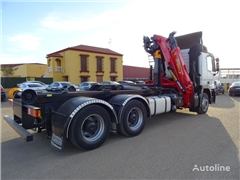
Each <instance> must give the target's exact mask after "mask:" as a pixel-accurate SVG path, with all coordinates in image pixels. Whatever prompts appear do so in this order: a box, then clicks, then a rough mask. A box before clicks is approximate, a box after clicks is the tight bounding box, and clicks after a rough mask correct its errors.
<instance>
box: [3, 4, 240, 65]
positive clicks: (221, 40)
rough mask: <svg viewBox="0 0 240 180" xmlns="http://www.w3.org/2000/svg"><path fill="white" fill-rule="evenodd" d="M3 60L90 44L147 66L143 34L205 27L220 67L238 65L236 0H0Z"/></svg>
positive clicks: (41, 58)
mask: <svg viewBox="0 0 240 180" xmlns="http://www.w3.org/2000/svg"><path fill="white" fill-rule="evenodd" d="M0 6H1V53H0V54H1V64H18V63H43V64H47V59H46V55H47V54H50V53H53V52H55V51H59V50H62V49H65V48H68V47H72V46H77V45H81V44H82V45H89V46H95V47H102V48H109V49H111V50H113V51H116V52H118V53H120V54H123V64H124V65H131V66H139V67H149V62H148V54H147V53H146V52H145V50H144V48H143V36H149V37H152V36H153V35H154V34H157V35H161V36H164V37H168V35H169V33H171V32H172V31H176V32H177V34H176V36H180V35H183V34H189V33H193V32H198V31H202V32H203V43H204V45H205V46H207V48H208V50H209V51H210V52H211V53H213V55H214V56H216V57H219V59H220V68H236V67H238V68H240V59H239V55H238V52H239V49H240V46H239V44H240V38H239V36H240V27H239V18H240V10H239V2H238V0H194V1H190V0H156V1H154V0H147V1H146V0H145V1H141V0H135V1H133V0H132V1H123V0H122V1H120V0H119V1H110V0H109V1H103V0H102V1H77V0H75V1H71V0H70V1H61V0H58V1H53V0H52V1H44V0H39V1H38V2H37V1H34V0H32V1H18V0H12V1H7V0H2V1H1V5H0Z"/></svg>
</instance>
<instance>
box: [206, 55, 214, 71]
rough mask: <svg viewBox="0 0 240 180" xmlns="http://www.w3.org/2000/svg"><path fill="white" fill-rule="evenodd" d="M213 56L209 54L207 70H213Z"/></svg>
mask: <svg viewBox="0 0 240 180" xmlns="http://www.w3.org/2000/svg"><path fill="white" fill-rule="evenodd" d="M213 62H214V61H213V58H212V57H211V56H207V70H208V71H213Z"/></svg>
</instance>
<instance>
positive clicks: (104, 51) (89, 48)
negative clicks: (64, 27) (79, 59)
mask: <svg viewBox="0 0 240 180" xmlns="http://www.w3.org/2000/svg"><path fill="white" fill-rule="evenodd" d="M67 50H76V51H84V52H93V53H100V54H109V55H116V56H123V55H122V54H120V53H117V52H115V51H112V50H110V49H107V48H100V47H94V46H87V45H78V46H72V47H69V48H66V49H63V50H60V51H57V52H54V53H50V54H47V57H50V56H53V55H54V54H55V55H56V54H58V53H60V52H63V51H67Z"/></svg>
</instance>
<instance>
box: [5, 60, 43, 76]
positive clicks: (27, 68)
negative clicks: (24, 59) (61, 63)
mask: <svg viewBox="0 0 240 180" xmlns="http://www.w3.org/2000/svg"><path fill="white" fill-rule="evenodd" d="M3 66H9V67H12V68H17V70H16V71H14V74H13V76H11V77H42V76H43V75H44V73H45V72H46V70H47V65H46V64H41V63H25V64H1V67H3ZM1 77H4V74H3V72H2V71H1Z"/></svg>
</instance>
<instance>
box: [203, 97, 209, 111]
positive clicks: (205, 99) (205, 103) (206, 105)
mask: <svg viewBox="0 0 240 180" xmlns="http://www.w3.org/2000/svg"><path fill="white" fill-rule="evenodd" d="M207 108H208V99H207V98H203V99H202V110H203V111H207Z"/></svg>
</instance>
